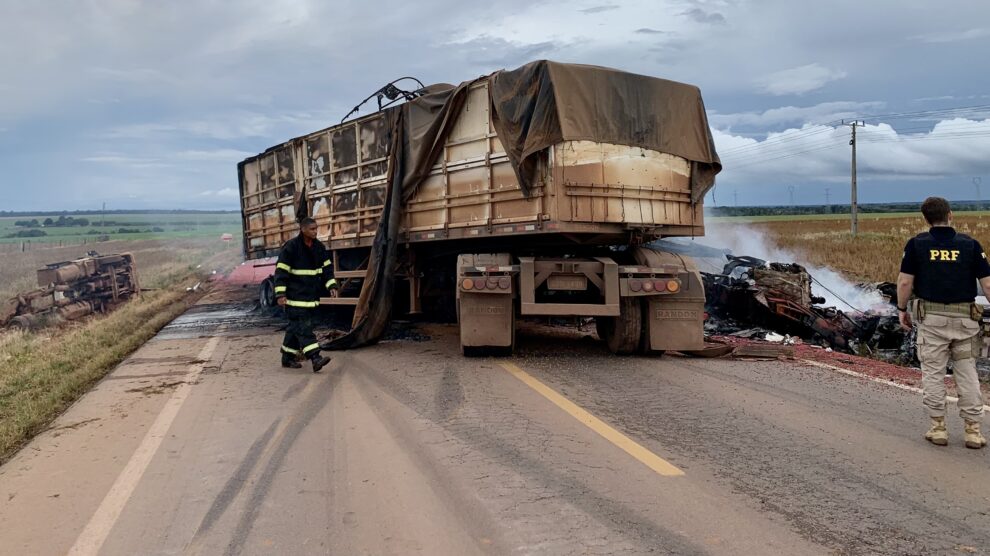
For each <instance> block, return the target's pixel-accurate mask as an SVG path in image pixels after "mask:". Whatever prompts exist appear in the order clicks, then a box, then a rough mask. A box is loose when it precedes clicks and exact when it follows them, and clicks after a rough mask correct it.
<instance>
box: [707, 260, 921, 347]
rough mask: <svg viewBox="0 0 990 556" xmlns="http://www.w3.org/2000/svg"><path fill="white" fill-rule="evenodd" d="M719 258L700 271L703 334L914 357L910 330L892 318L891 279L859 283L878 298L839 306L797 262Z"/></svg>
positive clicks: (893, 290)
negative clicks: (818, 292)
mask: <svg viewBox="0 0 990 556" xmlns="http://www.w3.org/2000/svg"><path fill="white" fill-rule="evenodd" d="M725 258H726V259H727V260H728V262H727V263H725V266H724V267H723V268H722V271H721V273H708V272H702V273H701V274H702V278H703V281H704V285H705V297H706V299H707V301H706V307H705V309H706V311H707V312H708V320H707V321H706V323H705V332H706V333H707V334H712V335H722V336H738V337H744V338H755V339H762V340H769V341H776V342H781V343H808V344H812V345H819V346H822V347H823V348H830V349H833V350H838V351H844V352H848V353H856V354H859V355H867V356H872V357H878V358H881V359H885V360H888V361H891V362H896V363H899V364H911V363H912V362H913V361H914V350H913V345H914V342H913V337H911V336H912V334H907V333H905V331H904V330H903V329H902V328H901V327H900V323H899V322H898V318H897V310H896V307H895V305H894V304H895V303H896V285H895V284H893V283H891V282H881V283H877V284H859V285H857V287H858V288H861V289H862V290H864V291H870V292H875V293H876V294H878V295H876V296H875V297H876V299H879V300H882V301H881V302H879V303H876V304H875V305H873V306H871V307H866V308H863V309H858V308H855V307H852V306H851V305H850V306H849V308H848V309H846V310H843V309H839V308H838V307H833V306H825V298H823V297H817V296H815V295H813V294H812V282H816V280H815V279H814V277H812V276H811V275H810V274H809V273H808V271H807V270H806V269H805V268H804V267H803V266H801V265H799V264H795V263H779V262H767V261H764V260H762V259H758V258H755V257H748V256H733V255H730V254H725ZM819 285H820V286H821V287H823V288H824V287H825V286H824V285H822V284H820V283H819ZM833 295H834V294H833ZM835 297H836V298H838V296H835ZM839 299H840V300H841V298H839Z"/></svg>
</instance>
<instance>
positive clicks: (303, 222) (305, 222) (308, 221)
mask: <svg viewBox="0 0 990 556" xmlns="http://www.w3.org/2000/svg"><path fill="white" fill-rule="evenodd" d="M313 224H316V220H314V219H312V218H310V217H308V216H303V217H302V218H300V219H299V227H300V228H305V227H306V226H312V225H313Z"/></svg>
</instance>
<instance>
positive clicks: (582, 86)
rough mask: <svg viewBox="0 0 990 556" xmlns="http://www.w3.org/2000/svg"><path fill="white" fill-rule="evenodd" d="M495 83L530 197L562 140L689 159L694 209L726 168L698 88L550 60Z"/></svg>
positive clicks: (499, 114)
mask: <svg viewBox="0 0 990 556" xmlns="http://www.w3.org/2000/svg"><path fill="white" fill-rule="evenodd" d="M488 79H490V80H491V82H490V88H489V91H490V95H491V100H492V109H493V114H494V118H493V121H494V123H495V130H496V131H497V132H498V137H499V139H501V140H502V144H503V145H504V146H505V150H506V154H507V155H508V156H509V160H510V161H511V162H512V166H513V168H514V169H515V170H516V175H517V177H518V178H519V183H520V185H521V186H522V188H523V190H524V191H527V192H528V190H529V189H530V187H531V185H532V184H533V182H534V181H535V180H536V171H537V167H536V154H537V153H539V152H540V151H542V150H543V149H545V148H547V147H549V146H551V145H554V144H556V143H559V142H561V141H596V142H599V143H613V144H616V145H626V146H631V147H643V148H646V149H650V150H654V151H659V152H663V153H668V154H673V155H677V156H680V157H682V158H685V159H687V160H689V161H690V162H691V166H692V168H691V169H692V172H691V193H692V199H693V200H694V202H698V201H699V200H701V198H702V197H703V196H704V195H705V193H707V192H708V190H709V189H711V187H712V186H713V185H714V184H715V174H717V173H718V172H719V170H721V169H722V164H721V162H719V159H718V155H717V154H716V153H715V143H714V141H713V140H712V134H711V130H710V129H709V127H708V117H707V116H706V115H705V104H704V102H702V100H701V91H699V90H698V88H697V87H695V86H693V85H685V84H684V83H677V82H676V81H667V80H666V79H657V78H655V77H647V76H645V75H636V74H633V73H626V72H623V71H618V70H614V69H609V68H603V67H599V66H586V65H579V64H561V63H557V62H548V61H546V60H541V61H538V62H532V63H530V64H526V65H525V66H523V67H521V68H519V69H516V70H512V71H500V72H496V73H494V74H492V75H491V76H490V77H489V78H488Z"/></svg>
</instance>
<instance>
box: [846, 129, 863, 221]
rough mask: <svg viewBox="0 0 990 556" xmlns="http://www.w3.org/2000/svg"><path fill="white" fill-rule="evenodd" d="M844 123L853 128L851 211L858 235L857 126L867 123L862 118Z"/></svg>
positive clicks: (850, 142)
mask: <svg viewBox="0 0 990 556" xmlns="http://www.w3.org/2000/svg"><path fill="white" fill-rule="evenodd" d="M842 125H847V126H849V127H850V128H852V139H850V140H849V144H850V145H851V146H852V173H851V178H852V179H851V181H850V187H851V188H852V197H851V206H850V213H851V215H852V235H853V237H855V236H856V232H858V231H859V208H858V207H857V206H856V128H857V127H863V126H864V125H866V123H865V122H862V121H860V120H853V121H851V122H849V123H846V121H845V120H842Z"/></svg>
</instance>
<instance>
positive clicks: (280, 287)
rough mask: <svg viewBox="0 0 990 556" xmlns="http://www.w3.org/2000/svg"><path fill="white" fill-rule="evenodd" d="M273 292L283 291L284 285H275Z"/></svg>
mask: <svg viewBox="0 0 990 556" xmlns="http://www.w3.org/2000/svg"><path fill="white" fill-rule="evenodd" d="M275 293H285V286H275Z"/></svg>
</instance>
